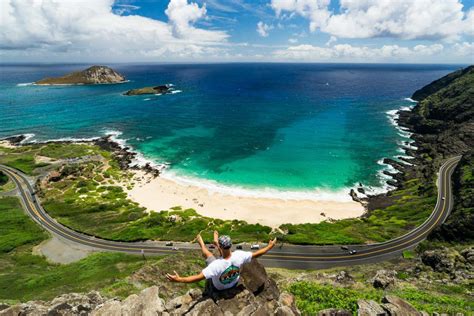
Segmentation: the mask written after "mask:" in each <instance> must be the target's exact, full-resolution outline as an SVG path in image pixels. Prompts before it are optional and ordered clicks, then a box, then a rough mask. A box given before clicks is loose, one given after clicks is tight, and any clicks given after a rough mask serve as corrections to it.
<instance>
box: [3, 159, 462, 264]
mask: <svg viewBox="0 0 474 316" xmlns="http://www.w3.org/2000/svg"><path fill="white" fill-rule="evenodd" d="M459 159H460V158H458V157H454V158H451V159H449V160H448V161H446V162H445V163H444V164H443V165H442V166H441V168H440V169H441V172H440V177H439V179H438V181H439V182H442V183H439V188H438V199H437V203H436V205H435V209H434V211H433V212H432V213H431V215H430V217H428V219H427V220H426V221H425V222H424V223H423V224H422V225H420V226H418V227H417V228H415V229H414V230H413V231H411V232H409V233H407V234H406V235H409V234H411V233H413V232H414V231H415V232H417V231H416V230H420V229H422V228H423V227H424V225H425V224H426V225H427V223H428V222H429V221H430V220H431V219H432V217H433V214H434V213H435V211H436V209H438V208H439V205H438V204H439V201H440V199H441V200H442V197H443V191H442V189H443V190H444V196H445V195H446V193H447V192H446V189H447V188H448V187H449V186H450V180H451V179H449V181H447V179H446V176H447V175H448V172H449V171H450V170H451V168H452V167H453V166H454V165H455V164H457V162H458V161H459ZM2 169H4V170H5V169H6V168H2ZM6 170H7V173H8V174H9V175H10V176H13V177H14V178H15V180H16V182H18V186H19V187H20V193H22V194H21V197H22V199H23V200H24V203H25V206H27V211H28V206H29V207H30V209H31V210H32V211H33V212H34V213H35V214H36V216H37V217H39V221H40V223H41V224H42V225H43V226H46V227H50V230H53V231H54V232H55V233H56V234H58V235H60V236H62V235H61V233H62V234H64V235H66V236H62V237H65V238H72V239H74V241H75V242H79V243H83V244H86V245H87V246H91V245H92V247H96V248H100V249H106V250H112V249H108V248H107V247H109V248H115V249H118V250H122V251H131V252H138V251H140V250H141V249H142V248H143V247H139V246H140V245H135V246H132V247H127V246H122V245H114V244H112V243H114V241H110V243H111V244H108V243H106V242H107V241H106V240H101V239H98V240H96V241H91V240H88V239H87V237H86V236H85V235H82V234H81V233H78V232H74V231H71V232H70V231H69V229H68V228H66V227H64V226H62V225H61V224H59V223H57V222H56V223H55V224H56V225H57V227H56V226H54V225H52V224H51V223H49V222H48V220H47V219H46V218H44V217H43V215H42V214H41V213H43V212H45V211H41V209H40V211H41V212H40V211H38V209H37V206H36V205H35V204H34V203H32V202H31V201H30V197H29V196H28V194H30V195H31V192H30V191H31V190H30V187H29V183H28V182H27V181H26V179H25V178H24V176H22V175H20V174H17V173H16V172H14V171H11V170H8V169H6ZM443 174H444V176H442V175H443ZM22 182H24V183H26V184H27V189H28V194H26V191H25V190H24V189H23V186H22V185H21V184H22ZM450 193H451V192H450ZM26 202H27V203H28V204H26ZM37 203H38V202H37ZM442 203H443V207H442V209H441V211H440V212H438V213H437V215H438V217H437V218H436V221H435V222H434V223H433V224H431V225H430V226H429V227H428V229H426V230H423V231H422V232H420V234H417V235H415V236H413V238H411V239H408V240H406V241H404V242H403V243H399V244H395V245H393V246H391V247H383V248H380V249H376V250H372V251H368V252H365V253H359V254H354V255H342V256H318V255H315V256H293V255H292V256H287V255H284V256H282V255H281V254H280V255H278V254H274V255H272V254H271V253H269V254H267V255H266V257H267V258H268V257H271V258H275V259H276V258H280V259H307V260H308V261H303V262H311V261H323V262H325V261H329V260H332V259H347V261H351V260H359V259H366V258H370V257H373V256H372V255H373V254H375V253H379V252H382V251H388V250H390V249H393V248H397V247H402V246H404V245H405V244H407V243H410V242H412V241H415V240H416V239H417V238H420V237H424V235H425V234H426V233H429V232H430V231H431V230H432V229H433V227H434V226H435V225H437V224H438V222H439V220H440V219H441V218H442V217H443V215H446V212H445V211H446V203H447V201H446V199H445V200H442ZM38 205H39V203H38ZM28 213H30V214H31V212H30V211H29V212H28ZM45 215H46V216H47V217H48V218H49V220H50V221H53V222H55V221H54V219H53V218H52V217H50V216H49V215H47V214H45ZM45 224H46V225H45ZM58 231H59V233H58ZM71 233H73V234H77V235H78V236H80V237H81V238H78V237H76V236H75V235H73V234H71ZM81 235H82V236H81ZM403 237H404V236H400V237H397V238H395V240H398V239H399V238H403ZM100 241H102V242H104V243H100ZM392 242H394V240H391V241H387V243H392ZM143 246H145V248H149V247H153V246H146V245H143ZM368 246H369V245H368ZM387 246H388V245H387ZM402 249H403V247H402V248H401V249H398V250H397V251H399V250H402ZM148 251H151V252H174V251H173V250H169V249H159V248H155V249H153V248H152V249H148ZM390 253H391V252H387V253H384V254H390ZM358 257H360V258H358Z"/></svg>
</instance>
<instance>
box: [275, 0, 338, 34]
mask: <svg viewBox="0 0 474 316" xmlns="http://www.w3.org/2000/svg"><path fill="white" fill-rule="evenodd" d="M330 2H331V1H330V0H272V1H271V3H270V6H271V7H272V8H273V10H275V12H276V14H277V16H280V15H281V13H282V12H284V11H287V12H294V13H297V14H299V15H301V16H303V17H305V18H308V19H309V20H310V26H309V28H310V30H311V31H312V32H313V31H315V30H316V29H317V28H318V27H321V26H322V25H325V24H326V23H327V19H328V18H329V16H330V13H329V11H328V5H329V3H330ZM290 16H291V15H290Z"/></svg>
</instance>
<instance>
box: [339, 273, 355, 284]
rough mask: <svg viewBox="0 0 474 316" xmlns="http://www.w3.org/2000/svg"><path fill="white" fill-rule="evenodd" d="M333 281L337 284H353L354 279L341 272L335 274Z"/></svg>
mask: <svg viewBox="0 0 474 316" xmlns="http://www.w3.org/2000/svg"><path fill="white" fill-rule="evenodd" d="M335 281H336V282H338V283H353V282H354V279H353V278H352V276H351V275H350V274H349V273H348V272H346V271H341V272H339V273H338V274H336V278H335Z"/></svg>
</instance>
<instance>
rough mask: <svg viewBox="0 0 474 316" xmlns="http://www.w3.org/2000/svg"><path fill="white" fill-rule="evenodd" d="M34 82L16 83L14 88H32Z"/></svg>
mask: <svg viewBox="0 0 474 316" xmlns="http://www.w3.org/2000/svg"><path fill="white" fill-rule="evenodd" d="M33 84H34V82H25V83H18V84H17V85H16V86H17V87H27V86H32V85H33Z"/></svg>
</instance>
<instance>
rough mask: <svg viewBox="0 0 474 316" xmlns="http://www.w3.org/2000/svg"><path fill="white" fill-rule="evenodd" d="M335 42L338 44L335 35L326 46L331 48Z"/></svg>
mask: <svg viewBox="0 0 474 316" xmlns="http://www.w3.org/2000/svg"><path fill="white" fill-rule="evenodd" d="M335 42H337V37H335V36H334V35H332V36H331V37H330V38H329V40H328V41H327V42H326V46H331V45H332V44H334V43H335Z"/></svg>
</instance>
